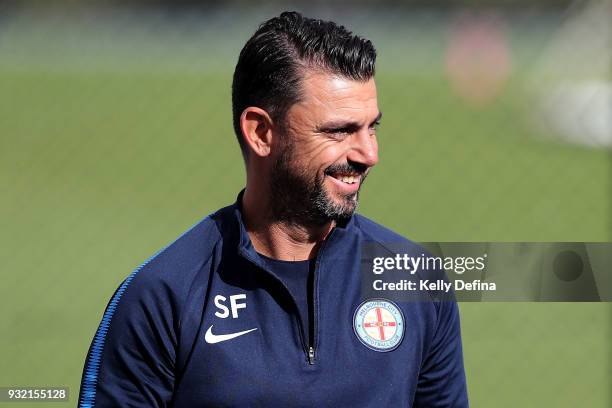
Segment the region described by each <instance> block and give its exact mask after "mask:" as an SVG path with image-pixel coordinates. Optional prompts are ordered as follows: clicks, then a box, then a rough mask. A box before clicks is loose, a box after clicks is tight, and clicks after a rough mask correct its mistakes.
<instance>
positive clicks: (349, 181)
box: [339, 176, 359, 184]
mask: <svg viewBox="0 0 612 408" xmlns="http://www.w3.org/2000/svg"><path fill="white" fill-rule="evenodd" d="M339 180H341V181H343V182H345V183H347V184H353V183H356V182H357V181H358V180H359V176H342V177H339Z"/></svg>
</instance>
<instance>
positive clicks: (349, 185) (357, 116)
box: [271, 71, 381, 224]
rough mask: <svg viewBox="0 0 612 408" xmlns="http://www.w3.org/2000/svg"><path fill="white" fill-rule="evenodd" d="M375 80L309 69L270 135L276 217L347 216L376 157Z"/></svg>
mask: <svg viewBox="0 0 612 408" xmlns="http://www.w3.org/2000/svg"><path fill="white" fill-rule="evenodd" d="M380 116H381V115H380V112H379V110H378V103H377V95H376V85H375V83H374V80H373V79H370V80H368V81H367V82H360V81H355V80H352V79H348V78H344V77H339V76H335V75H332V74H328V73H321V72H318V71H309V72H308V73H307V74H306V75H305V77H304V79H303V80H302V100H301V101H300V102H298V103H296V104H294V105H293V106H292V107H291V108H289V110H288V112H287V115H286V120H285V127H284V128H283V130H282V134H278V136H277V137H276V138H275V142H274V143H275V146H274V147H273V151H274V152H275V153H274V159H275V163H274V166H273V169H272V179H271V188H272V192H273V194H274V197H273V201H274V203H275V204H273V209H274V211H275V213H276V215H277V217H279V218H281V219H285V220H288V221H295V222H300V223H315V224H322V223H325V222H328V221H330V220H337V221H338V220H342V219H346V218H348V217H350V216H351V215H352V214H353V212H354V211H355V209H356V207H357V199H358V194H359V189H360V188H361V186H362V184H363V181H364V179H365V177H366V175H367V174H368V172H369V170H370V168H371V167H372V166H374V165H375V164H376V163H377V162H378V145H377V142H376V125H377V124H378V121H379V119H380Z"/></svg>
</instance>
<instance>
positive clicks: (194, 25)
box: [0, 1, 612, 407]
mask: <svg viewBox="0 0 612 408" xmlns="http://www.w3.org/2000/svg"><path fill="white" fill-rule="evenodd" d="M30 3H37V2H30ZM30 3H27V2H26V3H25V5H22V6H16V4H18V2H0V197H2V198H1V200H0V211H1V213H2V218H1V227H0V261H1V266H0V268H1V269H0V272H1V275H0V276H1V278H2V285H1V286H0V307H1V309H2V314H1V315H0V333H1V335H0V386H11V385H18V386H26V385H30V386H35V385H40V386H43V385H54V386H60V385H66V386H69V387H70V391H71V401H70V403H66V404H62V403H55V404H42V403H41V404H37V405H36V406H41V407H42V406H46V405H48V406H55V407H59V406H74V405H76V403H77V397H78V389H79V381H80V376H81V371H82V367H83V362H84V358H85V355H86V352H87V349H88V347H89V343H90V341H91V338H92V337H93V335H94V333H95V330H96V328H97V325H98V323H99V320H100V318H101V316H102V312H103V310H104V307H105V305H106V303H107V301H108V300H109V299H110V297H111V295H112V294H113V292H114V290H115V288H116V287H117V286H118V285H119V284H120V282H121V281H122V279H123V278H124V277H125V276H127V275H128V274H129V272H130V271H131V270H133V269H134V268H135V267H136V266H138V264H139V263H140V262H142V261H143V260H145V259H146V258H148V257H149V256H150V255H151V254H153V253H155V252H156V251H157V250H158V249H159V248H161V247H163V246H165V245H166V244H167V243H168V242H170V241H172V240H173V239H174V238H175V237H177V236H178V235H179V234H180V233H181V232H183V231H184V230H186V229H187V228H189V227H190V226H191V225H192V224H194V223H195V222H197V221H198V220H200V219H201V218H203V217H204V216H206V215H207V214H209V213H210V212H212V211H214V210H216V209H217V208H219V207H221V206H224V205H226V204H229V203H231V202H233V201H234V199H235V196H236V194H237V193H238V191H239V190H240V189H241V187H242V186H243V184H244V171H243V164H242V159H241V156H240V153H239V149H238V146H237V143H236V141H235V137H234V135H233V132H232V127H231V104H230V84H231V75H232V72H233V64H235V60H236V58H237V55H238V53H239V51H240V48H241V46H242V44H243V43H244V41H245V40H246V38H248V36H249V35H250V33H252V32H253V31H254V30H255V28H256V26H257V24H258V23H260V22H261V21H263V20H264V19H266V18H268V17H270V16H272V15H275V14H278V12H279V11H280V10H281V9H284V8H286V7H287V6H283V5H279V4H277V5H270V6H267V7H258V8H249V7H248V6H246V5H244V4H241V3H240V2H238V3H239V4H238V5H237V6H236V5H234V6H233V7H215V8H212V7H204V8H187V9H183V8H181V9H178V10H177V9H176V8H174V7H166V8H164V7H161V6H159V5H158V7H157V8H141V7H133V8H130V9H127V8H117V7H116V6H115V7H100V5H99V4H95V3H96V2H88V3H94V4H95V5H96V7H93V6H88V7H75V6H74V3H75V2H64V3H66V7H63V8H49V7H40V6H37V7H35V6H33V5H32V4H30ZM38 3H40V2H38ZM98 3H104V2H98ZM107 3H113V2H107ZM157 3H164V2H157ZM277 3H278V2H277ZM343 3H346V2H343ZM384 3H385V2H384ZM387 3H388V4H387ZM396 3H397V2H386V3H385V5H384V6H376V7H373V6H368V4H367V3H366V2H360V5H359V6H358V7H357V6H352V5H347V4H342V5H337V7H326V6H320V7H314V8H313V7H311V8H308V7H306V6H300V7H298V8H299V9H301V10H303V11H305V12H306V13H308V14H310V15H314V16H318V17H324V18H328V19H333V20H336V21H338V22H340V23H343V24H346V25H347V26H348V27H349V28H351V29H353V30H354V31H356V32H358V33H360V34H363V35H365V36H367V37H368V38H370V39H372V41H373V42H374V44H375V45H376V46H377V48H378V50H379V62H378V66H377V83H378V87H379V104H380V107H381V109H382V111H383V112H384V120H383V124H382V126H381V128H380V131H379V144H380V157H381V162H380V164H379V165H378V167H377V168H376V169H375V171H374V172H373V173H372V175H371V176H370V177H369V178H368V183H367V184H366V187H365V188H364V191H363V194H362V196H361V203H360V210H359V211H360V212H361V213H362V214H364V215H366V216H369V217H370V218H373V219H374V220H376V221H378V222H380V223H382V224H384V225H386V226H388V227H390V228H392V229H394V230H396V231H398V232H400V233H402V234H403V235H405V236H407V237H409V238H411V239H413V240H419V241H610V238H611V237H610V227H611V220H610V204H611V203H610V194H609V193H610V191H609V187H610V175H611V173H610V140H609V139H608V138H606V137H605V136H606V134H607V131H608V130H610V128H609V127H608V128H605V126H606V125H605V123H604V125H603V126H604V128H603V133H602V127H601V124H600V123H599V122H597V120H598V119H599V116H597V114H598V112H599V114H598V115H601V113H600V112H601V110H600V109H601V104H600V103H598V102H597V101H599V99H597V98H600V97H601V96H598V95H600V94H601V92H603V93H604V95H608V94H606V92H609V89H610V88H609V87H610V79H609V77H608V73H607V68H605V69H603V70H602V67H607V64H608V63H609V57H610V55H609V52H610V51H609V49H608V48H605V47H600V48H597V44H598V41H599V40H598V39H600V38H601V36H602V30H605V29H606V25H607V24H606V23H605V19H604V23H602V20H601V19H600V18H598V17H597V16H598V15H603V16H605V15H606V14H605V13H606V12H607V11H610V4H609V2H598V1H596V2H582V3H581V2H579V3H578V4H576V3H573V4H572V6H571V7H569V6H567V5H566V4H565V3H563V2H555V1H547V2H539V3H536V5H537V7H531V8H528V7H527V6H526V5H524V2H519V5H518V6H515V7H508V6H507V5H504V4H502V3H500V5H499V6H498V7H494V6H495V4H492V3H494V2H489V3H488V4H487V7H484V8H483V7H470V6H469V4H468V5H467V6H466V5H461V4H458V3H454V5H453V7H442V6H440V4H439V2H437V3H436V4H437V8H423V4H419V2H408V3H410V4H408V5H398V4H396ZM412 3H415V4H412ZM69 6H70V7H69ZM568 7H569V8H568ZM576 27H578V28H579V29H578V28H576ZM593 44H595V45H593ZM589 87H590V88H589ZM568 89H569V91H568ZM593 89H595V90H596V91H595V92H594V93H593V92H592V90H593ZM589 90H591V93H589ZM602 90H603V91H602ZM585 93H586V95H587V96H586V97H585V96H584V95H585ZM568 95H569V96H568ZM581 98H582V99H581ZM576 100H578V101H579V102H580V101H583V100H585V101H587V102H584V103H582V102H581V104H579V107H580V109H581V111H580V115H579V118H578V119H576V120H578V122H576V123H578V124H576V123H575V122H573V121H572V117H573V116H572V115H573V113H575V109H573V106H574V105H573V103H574V102H575V101H576ZM593 101H595V102H593ZM576 103H578V102H576ZM585 104H586V105H585ZM598 109H599V110H598ZM606 112H607V113H606V114H605V115H604V119H605V120H606V121H607V123H608V126H609V119H610V117H609V112H608V111H606ZM594 115H595V116H596V117H595V116H594ZM576 129H578V130H576ZM611 134H612V133H611ZM460 308H461V317H462V331H463V342H464V351H465V363H466V372H467V378H468V386H469V393H470V400H471V403H472V406H474V407H544V406H551V407H552V406H554V407H576V406H581V407H609V406H610V401H611V398H610V384H611V379H612V353H611V350H610V343H611V340H612V332H611V330H610V322H611V321H612V309H611V307H610V304H608V303H462V304H461V305H460ZM0 405H1V404H0ZM6 405H7V406H8V404H6Z"/></svg>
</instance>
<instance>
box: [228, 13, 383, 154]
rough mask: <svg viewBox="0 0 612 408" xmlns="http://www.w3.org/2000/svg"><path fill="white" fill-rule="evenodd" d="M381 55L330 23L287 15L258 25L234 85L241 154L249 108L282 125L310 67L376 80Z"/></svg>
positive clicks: (356, 37)
mask: <svg viewBox="0 0 612 408" xmlns="http://www.w3.org/2000/svg"><path fill="white" fill-rule="evenodd" d="M375 63H376V50H375V49H374V45H372V43H371V42H370V41H369V40H366V39H364V38H361V37H359V36H356V35H354V34H353V33H351V32H350V31H348V30H347V29H346V28H344V27H343V26H340V25H338V24H336V23H334V22H331V21H322V20H315V19H312V18H307V17H304V16H302V15H301V14H300V13H297V12H294V11H293V12H284V13H282V14H281V15H280V16H278V17H274V18H272V19H270V20H268V21H266V22H264V23H263V24H261V25H260V26H259V28H258V29H257V31H256V32H255V34H253V36H252V37H251V38H250V39H249V40H248V41H247V43H246V44H245V45H244V47H243V48H242V51H241V52H240V57H239V58H238V63H237V64H236V69H235V71H234V80H233V83H232V111H233V121H234V131H235V133H236V136H237V137H238V142H239V143H240V148H241V150H242V154H243V155H244V156H245V157H246V153H247V149H246V146H245V145H244V141H243V140H242V132H241V130H240V115H241V114H242V112H243V111H244V109H246V108H247V107H249V106H257V107H259V108H261V109H265V110H266V111H267V112H268V113H269V114H270V116H271V117H272V120H274V121H275V122H276V121H278V122H279V123H282V121H283V119H284V116H285V114H286V112H287V110H288V109H289V108H290V107H291V105H293V104H294V103H296V102H298V101H299V100H300V78H301V76H302V75H303V72H304V70H305V69H307V68H315V69H321V70H324V71H328V72H330V73H333V74H339V75H342V76H344V77H347V78H351V79H354V80H358V81H367V80H368V79H370V78H372V77H373V76H374V66H375Z"/></svg>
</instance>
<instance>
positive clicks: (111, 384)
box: [79, 270, 178, 408]
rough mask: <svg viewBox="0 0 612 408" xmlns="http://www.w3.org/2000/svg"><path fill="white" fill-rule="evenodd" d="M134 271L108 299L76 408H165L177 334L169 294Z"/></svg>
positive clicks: (167, 403) (170, 384) (89, 354)
mask: <svg viewBox="0 0 612 408" xmlns="http://www.w3.org/2000/svg"><path fill="white" fill-rule="evenodd" d="M144 272H146V271H140V272H139V271H138V270H137V271H135V272H133V273H132V274H131V275H130V276H128V278H127V279H126V280H125V281H124V282H123V283H122V284H121V285H120V286H119V288H118V289H117V291H116V292H115V294H114V295H113V297H112V298H111V300H110V302H109V303H108V306H107V307H106V310H105V312H104V315H103V317H102V321H101V323H100V326H99V327H98V330H97V332H96V334H95V336H94V338H93V341H92V343H91V346H90V348H89V352H88V353H87V358H86V360H85V367H84V370H83V377H82V380H81V388H80V395H79V408H91V407H97V408H102V407H166V406H169V405H170V404H171V399H172V392H173V386H174V366H175V358H176V353H175V350H176V344H177V339H176V335H175V333H176V332H177V330H176V327H175V323H174V322H176V321H178V319H176V318H175V314H176V309H177V308H176V304H175V302H173V300H172V298H173V296H172V293H171V292H172V291H171V290H170V288H169V287H168V286H166V285H164V284H163V282H161V281H152V280H151V278H150V275H149V276H143V274H144Z"/></svg>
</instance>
